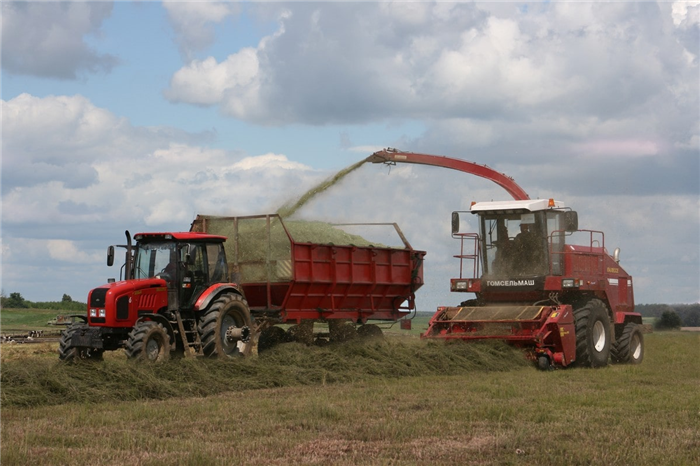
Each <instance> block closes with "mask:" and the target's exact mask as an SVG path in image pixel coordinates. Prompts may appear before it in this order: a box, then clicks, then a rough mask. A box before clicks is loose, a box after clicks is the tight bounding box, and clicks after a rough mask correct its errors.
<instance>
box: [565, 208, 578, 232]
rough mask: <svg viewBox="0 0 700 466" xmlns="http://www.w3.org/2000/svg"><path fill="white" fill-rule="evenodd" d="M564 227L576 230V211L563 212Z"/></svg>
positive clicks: (570, 230)
mask: <svg viewBox="0 0 700 466" xmlns="http://www.w3.org/2000/svg"><path fill="white" fill-rule="evenodd" d="M564 229H565V230H566V231H569V232H573V231H578V213H576V211H573V210H569V211H567V212H564Z"/></svg>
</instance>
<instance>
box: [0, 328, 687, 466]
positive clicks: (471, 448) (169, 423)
mask: <svg viewBox="0 0 700 466" xmlns="http://www.w3.org/2000/svg"><path fill="white" fill-rule="evenodd" d="M645 338H646V342H647V352H646V356H645V361H644V362H643V364H642V365H640V366H626V365H623V366H609V367H607V368H604V369H598V370H590V369H568V370H558V371H551V372H540V371H538V370H536V369H535V368H534V367H532V366H531V365H529V364H527V363H525V362H524V361H523V360H522V359H521V355H520V354H519V353H518V352H514V351H513V350H511V349H510V348H507V347H505V346H503V345H465V344H457V345H444V344H442V343H435V342H430V343H427V342H425V341H419V340H418V339H417V338H415V337H412V338H406V337H403V338H401V337H398V336H396V337H394V336H390V337H389V338H387V341H385V342H377V343H374V344H369V345H352V344H350V345H349V346H346V345H343V346H342V347H323V348H306V347H302V346H300V345H297V344H290V345H283V346H282V347H279V348H278V349H275V350H273V351H272V352H270V353H269V354H268V355H267V356H264V357H263V356H261V357H259V358H257V359H255V358H251V359H248V360H245V361H238V362H236V361H202V360H195V361H192V360H180V361H171V362H170V363H168V364H164V365H156V366H148V365H136V364H131V362H130V361H126V360H125V359H124V358H123V356H119V355H117V354H115V355H113V356H111V357H110V358H107V359H106V360H105V362H103V363H100V364H81V365H78V366H66V365H63V364H60V363H59V362H58V361H56V359H55V353H52V352H53V351H55V345H54V347H52V345H48V344H46V345H36V346H31V345H23V346H24V348H13V350H12V351H14V352H15V354H14V355H12V357H10V358H9V359H6V351H5V349H4V348H3V350H2V355H3V362H2V374H1V376H2V381H1V383H2V393H1V395H2V412H1V417H2V437H1V440H2V450H1V458H0V460H1V462H2V464H12V465H34V464H42V465H83V464H91V465H124V464H133V465H162V464H184V465H239V464H240V465H248V464H261V465H263V464H264V465H286V464H305V465H326V464H338V465H355V464H372V465H374V464H376V465H380V464H401V465H404V464H405V465H414V464H415V465H433V464H452V465H465V464H466V465H471V464H474V465H477V464H479V465H481V464H499V465H500V464H504V465H559V464H562V465H563V464H566V465H597V464H606V465H631V464H634V465H647V464H648V465H662V464H663V465H691V464H700V436H699V435H698V426H699V425H700V363H699V362H698V348H700V335H698V334H695V333H686V332H660V333H652V334H648V335H645ZM22 352H24V353H22ZM226 387H228V390H227V389H226ZM22 405H24V407H22Z"/></svg>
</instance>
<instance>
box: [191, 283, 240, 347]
mask: <svg viewBox="0 0 700 466" xmlns="http://www.w3.org/2000/svg"><path fill="white" fill-rule="evenodd" d="M252 327H253V322H252V320H251V318H250V310H249V309H248V303H247V302H246V300H245V299H244V298H243V297H242V296H241V295H238V294H233V293H227V294H224V295H222V296H220V297H219V298H217V299H216V300H215V301H214V302H213V303H212V304H211V305H210V306H209V308H207V310H206V311H204V315H203V316H202V318H201V320H200V322H199V326H198V328H197V330H198V331H199V336H200V339H201V340H202V350H203V352H204V355H205V356H207V357H210V358H213V357H220V356H221V357H223V356H226V357H238V356H248V355H250V352H251V350H252V349H253V341H252V331H251V329H252Z"/></svg>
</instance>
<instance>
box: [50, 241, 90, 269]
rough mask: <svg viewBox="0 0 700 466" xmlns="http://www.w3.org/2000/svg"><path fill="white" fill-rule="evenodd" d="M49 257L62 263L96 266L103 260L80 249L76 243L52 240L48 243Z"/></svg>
mask: <svg viewBox="0 0 700 466" xmlns="http://www.w3.org/2000/svg"><path fill="white" fill-rule="evenodd" d="M46 249H48V253H49V257H50V258H51V259H55V260H58V261H61V262H71V263H75V264H94V263H95V262H98V261H100V260H101V259H102V257H101V255H98V254H96V253H93V254H89V253H87V252H86V251H83V250H81V249H79V248H78V246H77V245H76V244H75V242H74V241H70V240H62V239H52V240H48V241H47V242H46Z"/></svg>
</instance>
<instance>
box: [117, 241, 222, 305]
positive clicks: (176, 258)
mask: <svg viewBox="0 0 700 466" xmlns="http://www.w3.org/2000/svg"><path fill="white" fill-rule="evenodd" d="M134 239H135V240H136V244H135V245H133V246H131V245H127V246H126V249H127V253H126V256H127V257H126V261H125V264H124V269H125V277H126V279H127V280H129V279H135V280H140V279H152V278H159V279H162V280H165V283H166V286H167V290H168V307H169V308H170V309H190V308H192V307H193V306H194V303H195V302H196V300H197V298H198V297H199V296H200V295H201V293H202V292H203V291H205V290H206V289H207V288H208V287H209V286H211V285H212V284H215V283H225V282H228V268H227V265H226V254H225V252H224V241H226V238H225V237H223V236H216V235H206V234H202V233H190V232H188V233H139V234H137V235H135V236H134ZM113 255H114V253H113V249H112V248H110V250H109V252H108V264H109V265H111V264H110V262H113Z"/></svg>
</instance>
